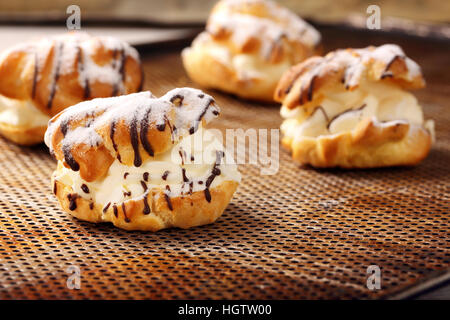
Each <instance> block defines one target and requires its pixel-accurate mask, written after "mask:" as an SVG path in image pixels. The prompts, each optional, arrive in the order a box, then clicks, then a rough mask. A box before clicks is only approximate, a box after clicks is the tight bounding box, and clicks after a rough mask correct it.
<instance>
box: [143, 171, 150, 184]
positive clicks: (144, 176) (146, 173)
mask: <svg viewBox="0 0 450 320" xmlns="http://www.w3.org/2000/svg"><path fill="white" fill-rule="evenodd" d="M148 176H149V173H148V172H144V174H143V175H142V177H143V178H144V181H145V182H148Z"/></svg>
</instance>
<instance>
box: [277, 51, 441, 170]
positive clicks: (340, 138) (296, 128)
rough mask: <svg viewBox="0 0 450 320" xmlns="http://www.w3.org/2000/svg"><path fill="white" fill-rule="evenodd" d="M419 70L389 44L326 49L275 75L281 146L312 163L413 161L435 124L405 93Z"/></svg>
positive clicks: (423, 152)
mask: <svg viewBox="0 0 450 320" xmlns="http://www.w3.org/2000/svg"><path fill="white" fill-rule="evenodd" d="M424 86H425V81H424V79H423V77H422V73H421V70H420V67H419V66H418V65H417V63H415V62H414V61H412V60H411V59H409V58H408V57H407V56H406V55H405V53H404V52H403V50H402V49H401V48H400V47H399V46H397V45H393V44H386V45H382V46H380V47H372V46H371V47H367V48H364V49H347V50H337V51H334V52H330V53H329V54H327V55H326V56H325V57H312V58H310V59H308V60H306V61H304V62H303V63H301V64H299V65H297V66H294V67H292V68H291V69H290V70H289V71H287V72H286V73H285V74H284V75H283V77H282V79H281V80H280V82H279V84H278V87H277V89H276V92H275V100H277V101H279V102H281V103H282V107H281V115H282V117H283V118H284V122H283V123H282V125H281V131H282V133H283V135H284V136H283V139H282V144H283V145H284V146H285V147H287V148H288V149H289V150H291V151H292V155H293V159H294V160H295V161H296V162H298V163H300V164H310V165H312V166H314V167H343V168H372V167H384V166H400V165H415V164H417V163H419V162H420V161H421V160H423V159H424V158H425V157H426V156H427V154H428V152H429V151H430V148H431V144H432V141H433V137H434V123H433V121H432V120H424V116H423V113H422V108H421V106H420V105H419V103H418V101H417V99H416V98H415V97H414V95H412V94H411V93H410V92H408V90H409V89H419V88H423V87H424Z"/></svg>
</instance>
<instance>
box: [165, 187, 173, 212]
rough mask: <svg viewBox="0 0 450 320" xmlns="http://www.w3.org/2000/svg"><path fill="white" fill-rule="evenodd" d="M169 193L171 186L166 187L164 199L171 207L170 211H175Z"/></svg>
mask: <svg viewBox="0 0 450 320" xmlns="http://www.w3.org/2000/svg"><path fill="white" fill-rule="evenodd" d="M167 191H169V192H170V186H169V185H166V192H164V198H165V199H166V202H167V206H168V207H169V209H170V211H173V206H172V201H170V197H169V195H168V194H167Z"/></svg>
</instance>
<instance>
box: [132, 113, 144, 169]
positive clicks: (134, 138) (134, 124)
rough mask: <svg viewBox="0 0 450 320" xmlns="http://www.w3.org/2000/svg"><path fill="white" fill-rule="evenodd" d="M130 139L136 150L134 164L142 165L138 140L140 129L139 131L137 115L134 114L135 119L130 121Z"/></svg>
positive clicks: (136, 165)
mask: <svg viewBox="0 0 450 320" xmlns="http://www.w3.org/2000/svg"><path fill="white" fill-rule="evenodd" d="M130 139H131V146H132V147H133V151H134V166H135V167H140V166H141V164H142V158H141V154H140V152H139V140H138V131H137V117H136V116H134V117H133V120H131V123H130Z"/></svg>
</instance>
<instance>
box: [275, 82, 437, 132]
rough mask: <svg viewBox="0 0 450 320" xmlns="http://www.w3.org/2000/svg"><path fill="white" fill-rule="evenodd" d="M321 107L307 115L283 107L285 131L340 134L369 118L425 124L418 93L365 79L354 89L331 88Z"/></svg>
mask: <svg viewBox="0 0 450 320" xmlns="http://www.w3.org/2000/svg"><path fill="white" fill-rule="evenodd" d="M320 106H321V108H316V109H315V111H314V112H313V113H312V114H311V115H306V112H305V110H302V109H304V108H301V107H299V108H296V109H300V110H296V109H294V110H289V109H287V107H284V106H283V107H282V110H281V115H282V116H283V117H284V118H285V119H286V120H285V122H284V123H283V124H282V126H281V130H282V132H283V134H284V135H286V136H290V137H299V136H306V137H319V136H322V135H332V134H338V133H341V132H345V131H351V130H352V129H354V128H355V127H356V126H357V124H358V123H359V122H361V121H362V120H364V119H367V118H371V119H374V120H375V121H376V122H390V121H399V120H401V121H407V122H409V123H410V124H412V125H419V126H420V125H423V123H424V119H423V113H422V109H421V107H420V105H419V104H418V102H417V99H416V98H415V97H414V95H412V94H411V93H409V92H407V91H404V90H402V89H401V88H399V87H397V86H395V85H393V84H387V83H382V82H362V83H361V84H360V87H359V88H358V89H357V90H354V91H344V90H342V89H336V90H334V91H333V90H330V91H328V92H327V94H326V97H325V98H324V99H323V100H322V101H321V102H320ZM429 127H430V128H431V125H429ZM432 134H433V133H432Z"/></svg>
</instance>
